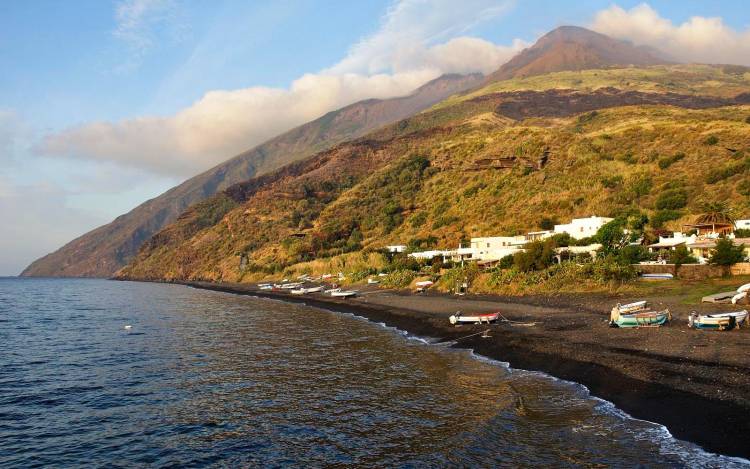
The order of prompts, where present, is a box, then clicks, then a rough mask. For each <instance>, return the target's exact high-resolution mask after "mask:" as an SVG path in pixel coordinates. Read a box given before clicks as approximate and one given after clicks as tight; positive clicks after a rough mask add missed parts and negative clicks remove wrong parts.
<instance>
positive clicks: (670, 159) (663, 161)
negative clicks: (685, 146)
mask: <svg viewBox="0 0 750 469" xmlns="http://www.w3.org/2000/svg"><path fill="white" fill-rule="evenodd" d="M683 158H685V154H684V153H675V154H674V155H672V156H665V157H663V158H660V159H659V168H660V169H667V168H669V167H670V166H672V165H673V164H675V163H677V162H678V161H680V160H681V159H683Z"/></svg>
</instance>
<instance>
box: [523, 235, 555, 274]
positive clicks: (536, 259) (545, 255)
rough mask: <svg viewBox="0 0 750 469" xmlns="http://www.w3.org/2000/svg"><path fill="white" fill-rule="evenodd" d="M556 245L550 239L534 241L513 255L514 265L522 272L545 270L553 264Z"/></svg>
mask: <svg viewBox="0 0 750 469" xmlns="http://www.w3.org/2000/svg"><path fill="white" fill-rule="evenodd" d="M554 257H555V245H554V243H552V242H551V241H550V240H547V241H544V242H542V241H534V242H531V243H528V244H526V245H525V246H524V250H523V251H521V252H517V253H516V254H515V255H514V256H513V265H514V266H515V267H516V269H518V270H520V271H521V272H530V271H532V270H544V269H546V268H547V267H549V266H551V265H552V261H553V259H554Z"/></svg>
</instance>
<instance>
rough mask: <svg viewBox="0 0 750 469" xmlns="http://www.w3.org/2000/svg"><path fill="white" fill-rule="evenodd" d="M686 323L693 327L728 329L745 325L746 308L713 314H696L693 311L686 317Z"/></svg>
mask: <svg viewBox="0 0 750 469" xmlns="http://www.w3.org/2000/svg"><path fill="white" fill-rule="evenodd" d="M688 325H689V326H690V327H692V328H693V329H707V330H714V331H728V330H731V329H734V328H735V327H738V328H739V327H742V326H745V325H747V310H745V309H743V310H742V311H736V312H732V313H715V314H698V313H696V312H695V311H693V312H692V313H691V314H690V316H689V317H688Z"/></svg>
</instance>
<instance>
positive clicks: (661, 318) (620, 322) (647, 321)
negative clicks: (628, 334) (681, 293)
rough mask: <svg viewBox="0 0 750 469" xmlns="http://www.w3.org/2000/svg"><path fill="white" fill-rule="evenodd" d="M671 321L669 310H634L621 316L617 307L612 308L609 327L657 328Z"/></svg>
mask: <svg viewBox="0 0 750 469" xmlns="http://www.w3.org/2000/svg"><path fill="white" fill-rule="evenodd" d="M670 319H672V313H670V312H669V309H665V310H663V311H649V310H645V309H644V310H635V311H633V312H631V313H627V314H623V313H621V312H620V311H619V310H618V309H617V307H615V308H612V313H611V314H610V319H609V325H610V326H612V327H659V326H663V325H664V324H666V322H667V321H669V320H670Z"/></svg>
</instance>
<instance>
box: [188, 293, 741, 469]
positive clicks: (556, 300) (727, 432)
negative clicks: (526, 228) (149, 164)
mask: <svg viewBox="0 0 750 469" xmlns="http://www.w3.org/2000/svg"><path fill="white" fill-rule="evenodd" d="M186 284H187V285H189V286H192V287H195V288H203V289H210V290H216V291H223V292H229V293H235V294H241V295H253V296H257V297H265V298H272V299H277V300H284V301H290V302H297V303H305V304H307V305H310V306H314V307H320V308H325V309H329V310H335V311H340V312H347V313H353V314H356V315H358V316H362V317H365V318H368V319H370V320H372V321H375V322H382V323H385V324H386V325H388V326H393V327H396V328H398V329H401V330H404V331H407V332H409V333H411V334H415V335H418V336H423V337H431V338H436V339H440V340H442V341H454V340H455V341H457V342H456V344H455V345H454V346H455V347H462V348H467V349H472V350H474V351H475V352H476V353H478V354H481V355H483V356H486V357H488V358H492V359H496V360H500V361H504V362H509V363H510V365H511V366H512V367H515V368H521V369H526V370H535V371H542V372H545V373H548V374H550V375H552V376H555V377H557V378H561V379H565V380H569V381H574V382H577V383H581V384H583V385H585V386H586V387H587V388H588V389H589V390H590V391H591V393H592V394H593V395H594V396H597V397H600V398H602V399H606V400H608V401H611V402H613V403H614V404H615V405H616V406H617V407H618V408H620V409H622V410H624V411H625V412H627V413H629V414H630V415H631V416H633V417H635V418H640V419H644V420H649V421H652V422H657V423H660V424H663V425H666V426H667V427H668V428H669V431H670V432H671V433H672V434H673V435H674V436H675V437H677V438H680V439H683V440H688V441H692V442H695V443H697V444H699V445H701V446H702V447H703V448H704V449H706V450H708V451H712V452H717V453H722V454H727V455H733V456H741V457H745V458H748V457H750V447H748V446H747V445H746V444H745V439H744V437H745V435H746V434H748V431H750V399H749V398H748V396H750V394H749V393H750V366H748V365H747V356H746V351H747V350H748V348H747V345H748V343H750V332H748V331H747V329H743V330H739V331H729V332H706V331H695V330H691V329H688V327H687V315H688V314H689V311H690V310H691V309H696V308H695V307H688V306H685V305H681V304H679V303H678V302H676V300H675V298H668V297H665V298H652V299H651V300H652V303H654V304H657V305H659V306H662V305H663V306H668V307H670V309H671V310H672V312H673V321H672V322H671V323H670V324H669V325H667V326H666V327H662V328H654V329H650V328H646V329H617V328H614V329H613V328H610V327H608V324H607V319H608V314H609V309H610V308H611V307H612V305H613V304H614V303H616V302H618V301H621V302H625V301H627V299H622V298H614V297H609V296H606V295H594V294H591V295H563V296H553V297H550V296H539V297H511V298H506V297H489V296H482V297H479V296H468V297H452V296H447V295H442V294H436V293H430V294H426V295H414V294H411V293H407V292H396V291H387V290H378V289H375V288H371V289H369V290H368V291H363V292H362V294H361V295H360V296H359V297H358V298H355V299H348V300H338V299H334V298H330V297H325V296H322V295H317V294H316V295H306V296H294V295H289V294H286V293H283V292H276V291H274V292H269V291H260V290H258V289H257V288H256V287H255V286H253V285H248V284H227V283H206V282H187V283H186ZM457 310H462V311H467V312H469V311H477V312H479V311H487V312H489V311H501V312H502V313H503V315H504V316H505V317H507V318H508V319H510V320H514V321H524V322H535V323H536V324H535V325H534V326H532V327H527V326H513V325H510V324H507V323H506V324H497V325H491V326H487V325H482V326H459V327H454V326H452V325H450V324H449V322H448V320H447V318H448V316H450V314H452V313H454V312H455V311H457ZM486 329H489V330H490V332H489V335H490V337H488V338H483V337H481V334H474V333H477V332H482V331H484V330H486ZM466 336H470V337H466Z"/></svg>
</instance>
